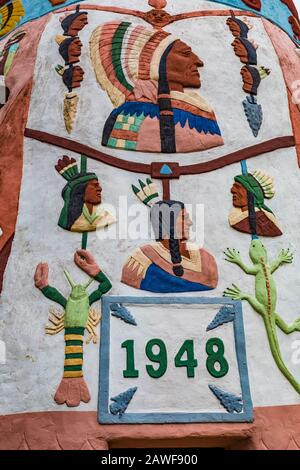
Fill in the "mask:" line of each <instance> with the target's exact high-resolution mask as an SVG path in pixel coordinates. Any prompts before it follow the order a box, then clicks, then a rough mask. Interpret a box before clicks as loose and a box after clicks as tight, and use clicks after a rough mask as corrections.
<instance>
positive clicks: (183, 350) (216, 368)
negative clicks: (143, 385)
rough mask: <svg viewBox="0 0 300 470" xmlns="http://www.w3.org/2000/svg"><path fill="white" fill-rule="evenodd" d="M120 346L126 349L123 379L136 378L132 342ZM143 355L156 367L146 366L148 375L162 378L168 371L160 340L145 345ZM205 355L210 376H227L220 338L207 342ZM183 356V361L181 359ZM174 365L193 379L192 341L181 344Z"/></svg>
mask: <svg viewBox="0 0 300 470" xmlns="http://www.w3.org/2000/svg"><path fill="white" fill-rule="evenodd" d="M121 346H122V348H124V349H126V369H125V370H124V371H123V377H124V378H127V379H134V378H138V377H139V371H138V370H137V369H136V368H135V348H134V340H133V339H129V340H127V341H124V343H122V345H121ZM154 348H155V349H156V352H155V351H154ZM145 353H146V356H147V358H148V359H149V360H150V361H151V362H152V363H154V364H157V365H158V367H154V366H153V365H152V364H147V365H146V371H147V373H148V375H149V376H150V377H152V378H153V379H159V378H161V377H163V375H165V373H166V372H167V369H168V352H167V348H166V345H165V343H164V342H163V341H162V340H161V339H151V340H150V341H148V343H147V344H146V347H145ZM206 354H207V359H206V368H207V370H208V372H209V373H210V375H212V376H213V377H216V378H221V377H224V376H225V375H226V374H228V371H229V365H228V362H227V360H226V358H225V356H224V354H225V346H224V343H223V341H222V340H221V339H220V338H211V339H209V340H208V341H207V343H206ZM184 355H185V357H186V358H185V359H183V356H184ZM174 364H175V367H186V373H187V377H189V378H193V377H195V369H196V368H197V367H198V360H197V359H196V358H195V351H194V340H192V339H187V340H186V341H185V342H184V343H183V344H182V346H181V347H180V349H179V351H178V353H177V354H176V356H175V358H174Z"/></svg>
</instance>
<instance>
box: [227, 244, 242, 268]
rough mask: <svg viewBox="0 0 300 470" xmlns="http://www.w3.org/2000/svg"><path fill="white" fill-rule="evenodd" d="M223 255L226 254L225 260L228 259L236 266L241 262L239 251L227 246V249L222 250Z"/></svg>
mask: <svg viewBox="0 0 300 470" xmlns="http://www.w3.org/2000/svg"><path fill="white" fill-rule="evenodd" d="M224 255H225V256H226V258H225V259H226V261H229V263H234V264H237V265H238V266H241V265H242V264H243V262H242V258H241V255H240V252H239V251H237V250H235V249H234V248H233V249H230V248H227V250H226V251H224Z"/></svg>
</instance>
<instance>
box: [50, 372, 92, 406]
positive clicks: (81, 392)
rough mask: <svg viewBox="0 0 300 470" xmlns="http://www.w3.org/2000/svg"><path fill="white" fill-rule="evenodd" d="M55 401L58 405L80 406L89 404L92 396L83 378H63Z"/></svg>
mask: <svg viewBox="0 0 300 470" xmlns="http://www.w3.org/2000/svg"><path fill="white" fill-rule="evenodd" d="M54 400H55V401H56V403H57V404H58V405H63V404H64V403H65V404H66V405H67V406H69V407H75V406H79V405H80V402H83V403H88V402H89V401H90V400H91V395H90V392H89V389H88V386H87V384H86V382H85V380H84V378H83V377H78V378H63V379H62V381H61V382H60V384H59V387H58V389H57V391H56V393H55V396H54Z"/></svg>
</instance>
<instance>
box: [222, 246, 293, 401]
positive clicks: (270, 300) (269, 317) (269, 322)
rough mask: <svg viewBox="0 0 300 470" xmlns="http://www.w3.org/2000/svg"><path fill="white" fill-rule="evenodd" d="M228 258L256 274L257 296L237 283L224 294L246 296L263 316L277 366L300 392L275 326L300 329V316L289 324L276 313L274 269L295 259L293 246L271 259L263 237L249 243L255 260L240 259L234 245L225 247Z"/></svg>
mask: <svg viewBox="0 0 300 470" xmlns="http://www.w3.org/2000/svg"><path fill="white" fill-rule="evenodd" d="M225 256H226V261H229V262H230V263H234V264H237V265H238V266H239V267H240V268H241V269H242V270H243V271H244V272H245V273H246V274H250V275H252V276H255V297H254V296H251V295H249V294H245V293H244V292H242V291H241V290H240V288H239V287H237V286H236V285H235V284H233V285H232V287H229V288H228V289H226V290H225V292H224V296H225V297H230V298H231V299H234V300H247V302H249V304H250V305H251V306H252V307H253V308H254V310H255V311H256V312H257V313H259V315H261V316H262V318H263V320H264V324H265V328H266V332H267V336H268V341H269V345H270V348H271V352H272V355H273V357H274V360H275V362H276V364H277V367H278V368H279V369H280V371H281V372H282V373H283V375H284V376H285V377H286V378H287V379H288V381H289V382H290V383H291V384H292V386H293V387H294V389H295V390H296V391H297V392H298V393H300V384H299V383H298V382H297V380H296V379H295V377H294V376H293V375H292V374H291V372H290V371H289V370H288V368H287V367H286V365H285V363H284V361H283V359H282V356H281V352H280V347H279V342H278V338H277V332H276V327H278V328H280V329H281V330H282V331H283V332H284V333H285V334H287V335H288V334H290V333H293V332H295V331H300V318H297V320H295V321H294V323H293V324H292V325H287V324H286V323H285V321H284V320H283V319H282V318H281V316H280V315H279V314H278V313H277V309H276V305H277V288H276V284H275V280H274V278H273V273H274V272H275V271H276V270H277V269H278V268H279V267H280V266H281V265H282V264H284V263H292V262H293V255H292V253H291V252H290V250H289V249H288V250H281V252H280V253H279V255H278V257H277V259H276V260H275V261H273V262H272V263H269V261H268V254H267V250H266V248H265V246H264V245H263V243H262V242H261V241H260V240H253V241H252V242H251V245H250V251H249V256H250V259H251V261H252V263H253V265H252V266H247V265H246V264H244V262H243V261H242V259H241V256H240V252H239V251H237V250H235V249H227V250H226V251H225Z"/></svg>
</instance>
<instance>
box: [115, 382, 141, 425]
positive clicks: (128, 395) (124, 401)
mask: <svg viewBox="0 0 300 470" xmlns="http://www.w3.org/2000/svg"><path fill="white" fill-rule="evenodd" d="M136 391H137V387H134V388H130V389H129V390H127V391H126V392H124V393H120V395H118V396H117V397H113V398H111V401H113V402H114V403H112V404H111V405H110V407H109V410H110V412H111V414H112V415H119V417H120V418H121V417H122V416H123V414H124V413H125V411H126V410H127V408H128V405H129V403H130V402H131V400H132V398H133V396H134V394H135V392H136Z"/></svg>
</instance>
